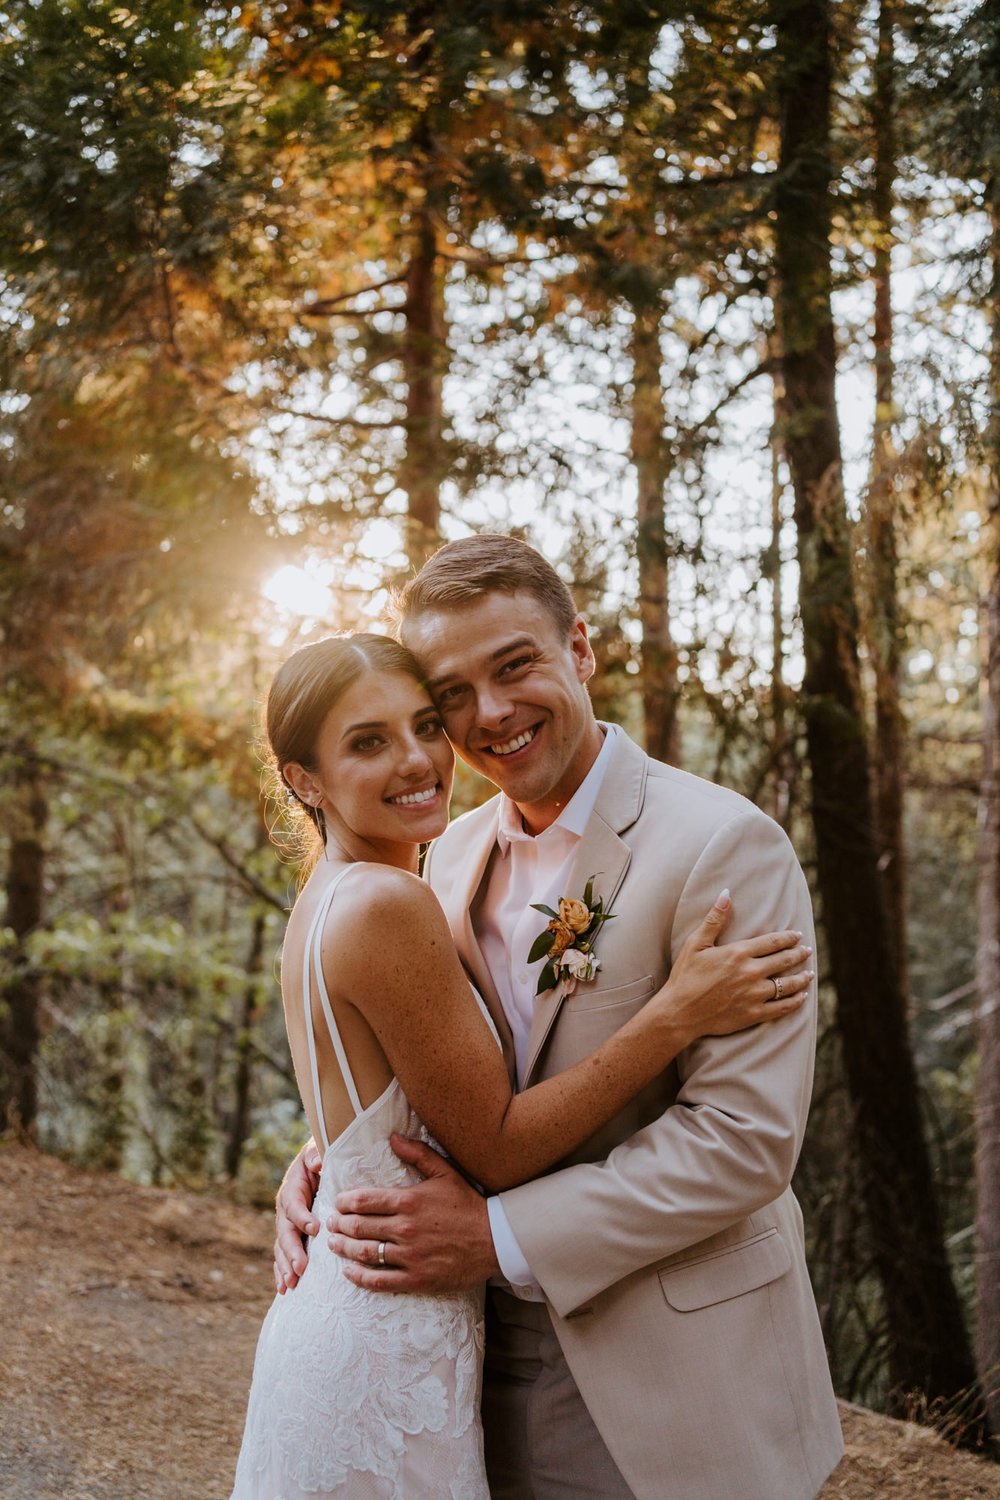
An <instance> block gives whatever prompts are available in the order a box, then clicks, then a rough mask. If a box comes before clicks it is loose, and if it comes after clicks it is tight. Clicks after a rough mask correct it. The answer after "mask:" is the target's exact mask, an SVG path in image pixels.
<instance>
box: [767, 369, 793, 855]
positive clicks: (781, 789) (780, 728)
mask: <svg viewBox="0 0 1000 1500" xmlns="http://www.w3.org/2000/svg"><path fill="white" fill-rule="evenodd" d="M768 355H769V357H770V358H771V359H772V362H773V363H778V356H777V350H776V349H774V348H771V349H769V350H768ZM772 383H773V389H774V425H773V427H772V429H771V544H770V546H769V548H768V550H767V554H766V557H765V576H766V577H768V578H769V579H770V583H771V763H772V776H771V785H772V788H773V794H772V800H771V816H772V817H773V818H774V820H775V822H776V823H780V824H781V826H782V828H785V829H787V827H788V824H789V822H790V820H791V809H792V789H793V787H794V785H795V778H796V765H795V755H794V752H793V746H794V736H793V733H792V732H791V731H790V730H789V723H788V709H789V692H788V685H787V684H786V682H785V614H784V606H783V600H782V587H781V585H782V577H783V570H782V562H781V532H782V529H783V526H784V519H785V518H784V515H783V513H782V498H783V494H784V486H783V484H782V482H781V460H782V459H783V458H784V457H785V452H784V443H783V440H782V436H781V434H782V429H783V425H784V418H783V412H784V400H785V385H784V381H783V380H782V378H781V374H780V369H779V370H778V371H777V372H776V373H775V375H774V377H773V382H772Z"/></svg>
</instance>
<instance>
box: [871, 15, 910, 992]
mask: <svg viewBox="0 0 1000 1500" xmlns="http://www.w3.org/2000/svg"><path fill="white" fill-rule="evenodd" d="M894 69H895V57H894V49H893V7H892V3H891V0H883V3H882V5H881V6H880V8H879V21H878V51H877V56H876V61H875V95H874V100H873V108H872V115H873V125H874V134H875V185H874V203H873V208H874V217H875V274H874V290H875V321H874V343H875V423H874V430H873V434H872V472H871V477H870V480H869V485H868V494H867V497H866V506H865V543H866V564H867V566H866V568H865V577H866V580H867V589H866V593H867V596H868V597H867V600H866V608H865V618H866V621H867V625H868V630H867V635H868V650H869V657H870V659H871V663H872V670H873V673H874V677H875V754H874V757H873V772H874V776H873V786H874V793H875V818H876V826H877V829H878V847H879V872H880V874H881V877H882V888H883V892H884V895H885V904H886V910H887V912H888V916H889V921H890V924H891V926H892V935H893V942H894V946H895V956H896V970H897V972H898V974H899V982H900V986H901V988H902V991H903V994H904V996H907V997H908V996H909V961H908V955H907V943H906V851H905V845H904V840H903V780H904V776H903V765H904V748H903V742H904V734H903V728H904V725H903V710H902V703H901V698H900V688H899V680H900V618H899V590H898V586H897V544H896V516H895V487H894V480H895V470H896V452H895V445H894V442H893V427H894V424H895V406H896V403H895V391H894V369H893V353H892V243H893V230H892V206H893V198H894V193H893V184H894V182H895V177H896V139H895V122H894V112H895V79H894Z"/></svg>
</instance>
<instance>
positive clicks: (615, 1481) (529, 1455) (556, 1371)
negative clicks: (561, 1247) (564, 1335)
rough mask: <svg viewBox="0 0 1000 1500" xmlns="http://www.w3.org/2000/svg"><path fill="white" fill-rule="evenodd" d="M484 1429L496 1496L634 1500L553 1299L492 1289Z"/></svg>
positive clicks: (531, 1499) (533, 1499) (508, 1498)
mask: <svg viewBox="0 0 1000 1500" xmlns="http://www.w3.org/2000/svg"><path fill="white" fill-rule="evenodd" d="M483 1427H484V1430H485V1434H486V1470H487V1474H488V1477H489V1481H490V1495H491V1497H492V1500H634V1497H633V1495H632V1491H631V1490H630V1489H629V1488H628V1486H627V1485H626V1483H625V1481H624V1479H623V1478H622V1476H621V1473H620V1471H619V1469H618V1467H617V1465H616V1464H615V1462H614V1460H613V1459H612V1457H611V1455H610V1453H609V1452H608V1450H607V1448H606V1447H605V1445H604V1440H603V1438H602V1437H601V1435H600V1433H599V1432H598V1430H597V1428H596V1427H595V1426H594V1423H593V1420H592V1419H591V1416H590V1413H589V1412H588V1410H587V1408H586V1406H585V1405H584V1403H583V1398H582V1397H581V1395H580V1392H579V1390H578V1389H577V1386H576V1382H575V1381H574V1379H573V1377H572V1375H571V1374H570V1371H569V1366H568V1365H567V1363H566V1360H565V1358H564V1356H563V1352H562V1349H561V1348H560V1346H559V1340H558V1339H557V1338H556V1336H555V1333H554V1332H553V1329H552V1320H551V1318H550V1317H549V1314H548V1310H547V1309H546V1307H545V1304H544V1303H542V1302H522V1301H521V1300H520V1299H519V1298H517V1297H513V1296H511V1295H510V1293H508V1292H504V1291H501V1290H499V1289H498V1288H495V1287H487V1289H486V1362H485V1367H484V1371H483Z"/></svg>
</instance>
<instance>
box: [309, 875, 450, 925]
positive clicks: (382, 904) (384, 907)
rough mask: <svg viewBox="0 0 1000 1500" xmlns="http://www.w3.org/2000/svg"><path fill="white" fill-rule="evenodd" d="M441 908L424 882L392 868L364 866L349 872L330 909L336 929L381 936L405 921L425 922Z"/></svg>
mask: <svg viewBox="0 0 1000 1500" xmlns="http://www.w3.org/2000/svg"><path fill="white" fill-rule="evenodd" d="M440 911H441V908H440V906H439V904H438V900H437V897H436V896H435V895H434V893H433V891H432V890H431V889H430V886H428V885H427V883H426V881H423V880H421V879H420V877H419V876H418V875H411V874H410V872H409V871H408V870H399V869H396V868H395V867H394V866H393V865H382V864H375V863H372V864H365V865H364V866H363V867H361V868H358V869H357V870H356V871H352V872H351V873H350V874H349V875H348V876H347V878H346V879H345V880H344V882H343V884H342V885H341V888H340V890H339V891H338V892H337V897H336V899H335V900H334V903H333V907H332V908H331V915H332V916H335V917H336V926H337V927H339V928H340V929H341V930H343V927H344V926H345V925H346V926H348V927H349V928H350V929H351V930H352V931H357V932H359V933H361V932H368V931H370V930H371V929H373V928H374V929H376V930H378V931H381V932H385V931H386V930H387V929H389V928H392V927H394V926H395V925H396V924H398V923H400V922H402V921H405V920H407V919H409V918H417V919H422V920H426V919H427V917H428V916H429V915H432V914H436V913H440Z"/></svg>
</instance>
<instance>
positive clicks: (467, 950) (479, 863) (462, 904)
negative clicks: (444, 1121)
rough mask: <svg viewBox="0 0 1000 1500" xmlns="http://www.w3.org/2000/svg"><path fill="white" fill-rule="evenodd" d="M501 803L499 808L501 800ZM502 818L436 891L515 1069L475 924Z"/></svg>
mask: <svg viewBox="0 0 1000 1500" xmlns="http://www.w3.org/2000/svg"><path fill="white" fill-rule="evenodd" d="M497 807H498V809H499V802H498V804H497ZM498 819H499V810H498V811H497V812H495V813H494V815H493V817H492V818H490V819H489V820H488V821H487V822H486V823H485V824H484V826H483V828H482V829H480V830H479V832H478V833H477V835H476V837H475V839H474V840H472V841H470V843H469V845H468V847H467V848H466V849H465V851H464V853H463V855H462V858H461V860H460V861H456V862H455V863H454V864H453V865H452V871H451V878H450V880H449V881H448V883H447V886H446V887H445V886H444V885H443V883H442V881H441V879H440V878H439V877H437V876H435V884H434V891H435V895H436V896H437V898H438V900H439V901H440V902H441V905H442V907H443V908H444V914H445V916H446V917H447V918H448V926H449V927H450V928H451V931H452V936H453V937H454V939H455V944H456V947H457V948H458V951H459V954H460V956H461V958H462V961H463V963H464V964H465V967H466V968H467V969H468V971H469V973H470V974H471V975H472V978H473V980H474V981H475V985H476V988H477V989H478V991H479V993H480V994H481V995H482V997H483V1000H484V1002H485V1004H486V1008H487V1010H488V1011H489V1013H490V1015H491V1016H492V1018H493V1023H494V1025H495V1026H496V1028H497V1032H498V1033H499V1036H500V1044H501V1046H502V1048H503V1055H504V1061H505V1062H506V1063H507V1067H508V1070H509V1071H511V1073H513V1068H514V1043H513V1039H512V1037H511V1034H510V1024H509V1022H508V1020H507V1017H506V1014H505V1013H504V1008H503V1005H502V1003H501V1000H500V996H499V995H498V993H497V989H496V986H495V984H494V983H493V976H492V975H491V973H490V971H489V966H488V964H487V962H486V959H485V957H484V955H483V950H482V948H481V947H480V946H479V939H478V938H477V937H476V933H475V929H474V927H473V925H472V919H473V912H474V910H475V907H476V905H477V903H478V901H479V900H480V898H481V896H482V894H483V888H484V883H485V879H486V875H487V872H488V869H489V864H490V859H491V857H492V855H493V852H494V850H495V849H496V838H497V823H498Z"/></svg>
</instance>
